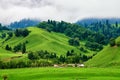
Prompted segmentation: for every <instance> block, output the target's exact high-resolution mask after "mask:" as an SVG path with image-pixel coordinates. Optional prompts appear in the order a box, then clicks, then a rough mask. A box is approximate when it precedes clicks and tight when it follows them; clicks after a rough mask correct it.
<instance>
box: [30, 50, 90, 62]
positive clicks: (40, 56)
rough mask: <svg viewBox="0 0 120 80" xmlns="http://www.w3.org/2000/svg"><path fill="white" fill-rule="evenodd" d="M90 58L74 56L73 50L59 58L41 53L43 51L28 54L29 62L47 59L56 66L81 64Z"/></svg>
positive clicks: (80, 55)
mask: <svg viewBox="0 0 120 80" xmlns="http://www.w3.org/2000/svg"><path fill="white" fill-rule="evenodd" d="M91 58H92V56H86V55H82V54H76V53H75V52H74V50H71V51H67V53H66V55H60V56H57V55H56V53H50V52H48V51H43V50H41V51H37V52H29V53H28V59H30V60H39V59H47V60H51V61H52V62H53V63H57V64H59V63H81V62H84V61H87V60H88V59H91Z"/></svg>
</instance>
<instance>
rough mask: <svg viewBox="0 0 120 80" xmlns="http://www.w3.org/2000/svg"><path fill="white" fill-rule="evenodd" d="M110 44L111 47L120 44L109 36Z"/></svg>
mask: <svg viewBox="0 0 120 80" xmlns="http://www.w3.org/2000/svg"><path fill="white" fill-rule="evenodd" d="M110 46H111V47H113V46H118V47H119V46H120V41H115V39H114V38H111V39H110Z"/></svg>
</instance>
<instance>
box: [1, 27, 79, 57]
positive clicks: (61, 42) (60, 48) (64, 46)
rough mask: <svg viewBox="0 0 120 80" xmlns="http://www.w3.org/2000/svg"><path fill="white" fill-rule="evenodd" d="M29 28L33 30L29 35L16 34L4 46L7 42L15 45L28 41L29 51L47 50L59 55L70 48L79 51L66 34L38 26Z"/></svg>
mask: <svg viewBox="0 0 120 80" xmlns="http://www.w3.org/2000/svg"><path fill="white" fill-rule="evenodd" d="M28 30H29V31H31V32H30V34H29V35H28V36H27V37H15V36H14V37H12V38H11V39H9V40H8V41H6V42H5V43H4V46H3V47H5V45H7V44H8V45H10V46H12V47H14V46H15V45H17V44H19V43H23V42H26V41H27V42H28V43H27V51H39V50H47V51H49V52H55V53H57V54H58V55H60V54H65V53H66V52H67V51H68V50H72V49H73V50H75V51H76V52H79V50H78V49H77V48H76V47H73V46H70V45H69V44H68V40H69V37H67V36H65V35H64V34H60V33H55V32H48V31H46V30H44V29H40V28H37V27H29V28H28Z"/></svg>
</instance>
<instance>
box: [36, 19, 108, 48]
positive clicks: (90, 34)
mask: <svg viewBox="0 0 120 80" xmlns="http://www.w3.org/2000/svg"><path fill="white" fill-rule="evenodd" d="M37 26H38V27H40V28H43V29H46V30H47V31H49V32H51V31H54V32H60V33H64V34H65V35H67V36H69V37H71V38H72V39H70V40H69V41H68V42H69V44H70V45H74V46H79V45H80V44H79V40H87V41H90V42H96V43H98V44H102V45H105V44H106V42H107V41H106V38H105V36H104V35H103V34H101V33H100V32H94V31H91V30H89V29H85V28H84V27H82V26H80V25H77V24H71V23H67V22H64V21H61V22H56V21H52V20H48V21H47V22H41V23H40V24H39V25H37Z"/></svg>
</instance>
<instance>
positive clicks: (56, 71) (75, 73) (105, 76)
mask: <svg viewBox="0 0 120 80" xmlns="http://www.w3.org/2000/svg"><path fill="white" fill-rule="evenodd" d="M2 75H8V80H119V79H120V76H119V75H120V69H109V68H108V69H105V68H49V67H47V68H23V69H7V70H0V76H2ZM0 80H2V77H0Z"/></svg>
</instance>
